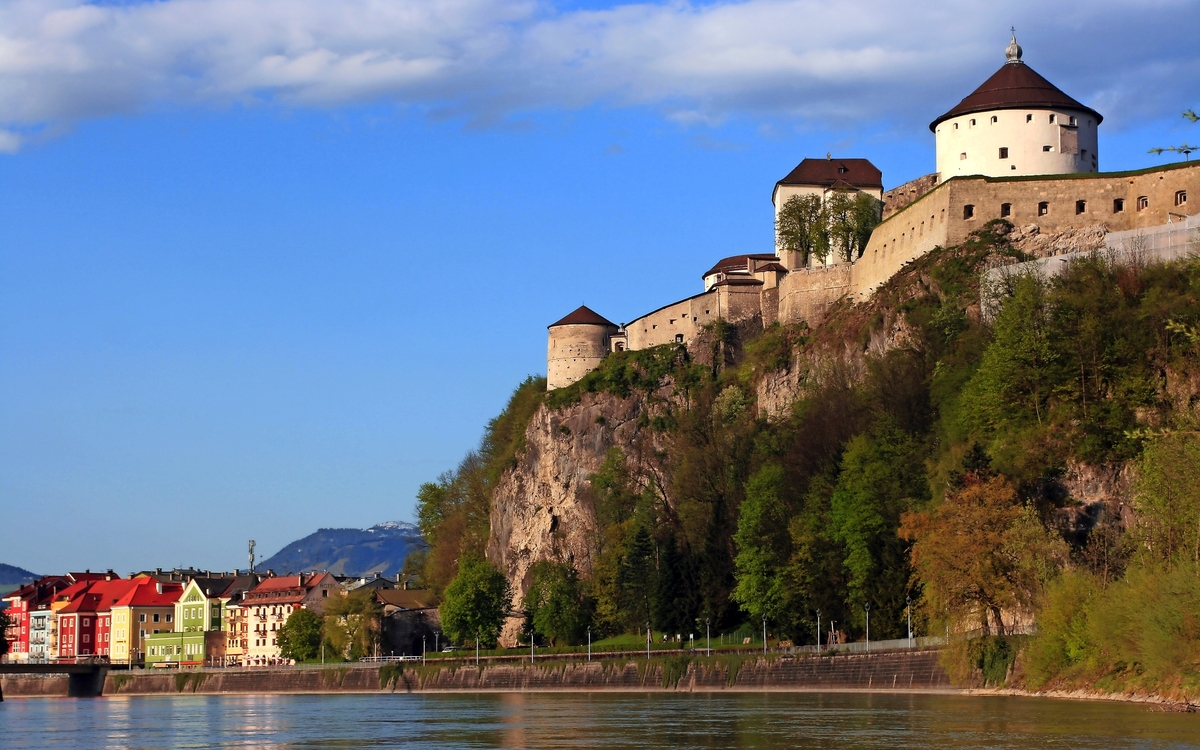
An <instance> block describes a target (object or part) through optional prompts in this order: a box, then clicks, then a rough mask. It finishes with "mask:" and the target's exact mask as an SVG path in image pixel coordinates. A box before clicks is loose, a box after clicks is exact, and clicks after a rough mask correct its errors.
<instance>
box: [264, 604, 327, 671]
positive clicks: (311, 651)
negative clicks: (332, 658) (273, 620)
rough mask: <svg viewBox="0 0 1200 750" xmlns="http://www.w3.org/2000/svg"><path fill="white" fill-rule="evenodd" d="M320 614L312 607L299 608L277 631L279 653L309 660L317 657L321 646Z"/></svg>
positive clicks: (291, 657) (285, 656) (300, 659)
mask: <svg viewBox="0 0 1200 750" xmlns="http://www.w3.org/2000/svg"><path fill="white" fill-rule="evenodd" d="M321 624H322V617H321V615H320V614H318V613H316V612H314V611H313V610H311V609H297V610H296V611H294V612H292V614H291V615H290V616H289V617H288V619H287V622H285V623H284V624H283V627H281V628H280V629H279V630H278V631H276V635H275V638H276V642H277V644H278V645H279V654H280V655H281V656H282V657H283V658H285V659H295V660H296V661H308V660H309V659H315V658H316V656H317V653H318V652H319V651H320V648H321Z"/></svg>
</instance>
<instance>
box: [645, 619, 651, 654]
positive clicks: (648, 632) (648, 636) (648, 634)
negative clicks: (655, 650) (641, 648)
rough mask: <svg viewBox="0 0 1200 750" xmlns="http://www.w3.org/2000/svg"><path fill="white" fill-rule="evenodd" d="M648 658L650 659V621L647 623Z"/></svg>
mask: <svg viewBox="0 0 1200 750" xmlns="http://www.w3.org/2000/svg"><path fill="white" fill-rule="evenodd" d="M646 659H647V660H649V659H650V623H649V622H647V623H646Z"/></svg>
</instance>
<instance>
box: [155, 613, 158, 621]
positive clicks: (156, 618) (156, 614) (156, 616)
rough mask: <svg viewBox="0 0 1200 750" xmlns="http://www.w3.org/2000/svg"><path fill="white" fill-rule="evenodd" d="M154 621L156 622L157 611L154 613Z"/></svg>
mask: <svg viewBox="0 0 1200 750" xmlns="http://www.w3.org/2000/svg"><path fill="white" fill-rule="evenodd" d="M154 621H155V622H158V613H157V612H155V613H154Z"/></svg>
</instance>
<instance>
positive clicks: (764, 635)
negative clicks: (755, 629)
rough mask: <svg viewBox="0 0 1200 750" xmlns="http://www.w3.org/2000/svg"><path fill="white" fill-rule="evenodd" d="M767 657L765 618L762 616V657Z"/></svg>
mask: <svg viewBox="0 0 1200 750" xmlns="http://www.w3.org/2000/svg"><path fill="white" fill-rule="evenodd" d="M766 655H767V616H766V615H763V656H766Z"/></svg>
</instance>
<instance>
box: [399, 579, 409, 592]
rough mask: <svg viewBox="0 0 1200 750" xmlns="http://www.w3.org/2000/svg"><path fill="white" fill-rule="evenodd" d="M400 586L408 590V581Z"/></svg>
mask: <svg viewBox="0 0 1200 750" xmlns="http://www.w3.org/2000/svg"><path fill="white" fill-rule="evenodd" d="M400 586H401V588H403V589H404V590H405V591H408V581H404V582H403V583H401V584H400Z"/></svg>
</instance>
